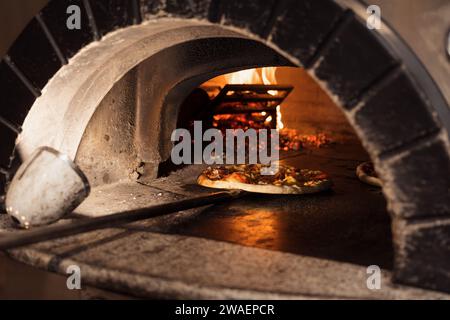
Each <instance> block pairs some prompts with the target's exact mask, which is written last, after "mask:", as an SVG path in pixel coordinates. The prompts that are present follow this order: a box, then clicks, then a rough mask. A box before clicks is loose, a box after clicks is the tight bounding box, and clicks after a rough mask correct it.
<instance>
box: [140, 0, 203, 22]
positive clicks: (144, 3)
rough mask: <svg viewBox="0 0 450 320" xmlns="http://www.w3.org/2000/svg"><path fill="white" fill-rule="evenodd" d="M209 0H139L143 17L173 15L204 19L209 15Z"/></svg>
mask: <svg viewBox="0 0 450 320" xmlns="http://www.w3.org/2000/svg"><path fill="white" fill-rule="evenodd" d="M210 4H211V1H210V0H191V1H188V2H187V1H186V0H141V7H142V14H143V17H146V18H147V19H149V18H150V17H149V16H153V15H158V16H168V15H170V16H175V17H184V18H197V19H206V18H207V17H208V15H209V9H210Z"/></svg>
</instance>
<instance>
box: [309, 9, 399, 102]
mask: <svg viewBox="0 0 450 320" xmlns="http://www.w3.org/2000/svg"><path fill="white" fill-rule="evenodd" d="M395 64H397V61H396V59H395V58H394V57H393V56H392V55H391V54H390V53H389V52H388V51H387V50H386V49H385V48H384V47H383V46H382V45H381V43H380V42H379V40H378V39H377V38H376V37H375V35H374V33H373V32H372V31H371V30H369V29H368V28H367V27H366V25H365V22H363V21H360V20H358V18H357V17H352V18H351V20H350V21H348V22H347V24H346V26H345V27H344V28H343V30H342V32H340V33H338V34H337V36H336V37H335V38H334V40H332V43H331V46H330V47H329V48H328V49H327V50H326V51H325V52H324V54H323V56H322V57H321V62H320V64H319V65H318V66H317V68H316V70H315V74H316V76H317V77H318V78H319V79H320V80H322V81H325V82H327V86H328V88H329V90H330V91H331V92H332V93H333V94H334V95H336V96H338V97H339V99H340V100H341V102H342V104H343V105H344V107H347V108H350V107H352V106H354V105H355V104H356V103H357V101H358V99H359V97H360V95H362V94H363V93H364V92H365V90H367V89H368V88H369V87H370V86H371V85H372V84H373V83H374V81H376V80H377V79H378V78H379V77H380V76H382V75H383V74H385V73H386V72H387V71H388V70H389V69H391V68H392V67H393V66H394V65H395Z"/></svg>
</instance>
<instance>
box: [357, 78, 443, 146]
mask: <svg viewBox="0 0 450 320" xmlns="http://www.w3.org/2000/svg"><path fill="white" fill-rule="evenodd" d="M418 90H419V89H417V88H416V87H415V86H414V84H413V82H412V81H411V80H410V78H409V77H408V76H407V75H406V74H405V73H404V72H401V73H400V74H399V75H398V76H397V77H396V78H395V79H394V80H392V81H391V82H389V83H388V84H387V85H385V86H384V87H383V88H381V89H380V90H379V91H378V92H377V93H375V94H373V95H372V96H371V98H370V99H369V100H368V101H367V102H365V104H364V105H363V106H362V107H361V109H359V110H358V111H357V112H356V113H355V122H356V125H357V127H358V128H359V130H360V131H361V132H363V135H364V138H365V139H366V142H367V143H369V144H370V145H371V149H373V150H372V151H373V152H374V153H375V154H382V153H384V152H387V151H390V150H392V149H395V148H397V147H401V146H402V145H405V144H407V143H410V142H411V141H414V140H416V139H418V138H420V137H423V136H425V135H427V134H429V133H431V132H436V131H437V130H438V129H439V124H438V123H437V121H436V119H435V118H434V116H433V114H432V111H431V109H430V107H429V106H428V102H427V101H426V100H425V99H424V98H422V96H421V95H420V94H419V91H418Z"/></svg>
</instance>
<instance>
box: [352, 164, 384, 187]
mask: <svg viewBox="0 0 450 320" xmlns="http://www.w3.org/2000/svg"><path fill="white" fill-rule="evenodd" d="M369 164H370V163H369V162H364V163H361V164H360V165H359V166H358V167H357V168H356V175H357V176H358V179H359V180H361V181H362V182H364V183H367V184H370V185H372V186H375V187H380V188H381V187H382V186H383V183H382V182H381V180H380V178H378V177H374V176H371V175H369V174H368V173H367V172H366V171H365V170H364V168H365V166H367V165H369ZM370 165H371V164H370Z"/></svg>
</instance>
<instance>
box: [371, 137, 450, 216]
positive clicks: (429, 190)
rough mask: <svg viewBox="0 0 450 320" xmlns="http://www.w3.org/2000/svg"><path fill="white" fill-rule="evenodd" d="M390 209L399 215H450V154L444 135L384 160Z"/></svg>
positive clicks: (381, 169)
mask: <svg viewBox="0 0 450 320" xmlns="http://www.w3.org/2000/svg"><path fill="white" fill-rule="evenodd" d="M379 167H380V168H379V170H380V172H379V173H380V174H381V175H382V177H383V179H384V181H383V183H384V187H383V189H384V193H385V195H386V197H387V198H388V200H389V207H390V210H391V211H392V212H393V213H394V214H395V215H396V216H398V217H407V218H411V217H416V218H417V217H432V216H440V215H442V216H450V178H449V177H450V156H449V149H448V147H447V146H446V143H445V142H444V140H443V139H441V138H436V139H433V140H431V141H427V142H424V143H422V144H421V145H419V146H417V147H415V148H414V149H412V150H410V151H405V152H403V153H401V154H400V155H396V156H393V157H392V158H389V159H387V160H383V161H381V163H380V165H379Z"/></svg>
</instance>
